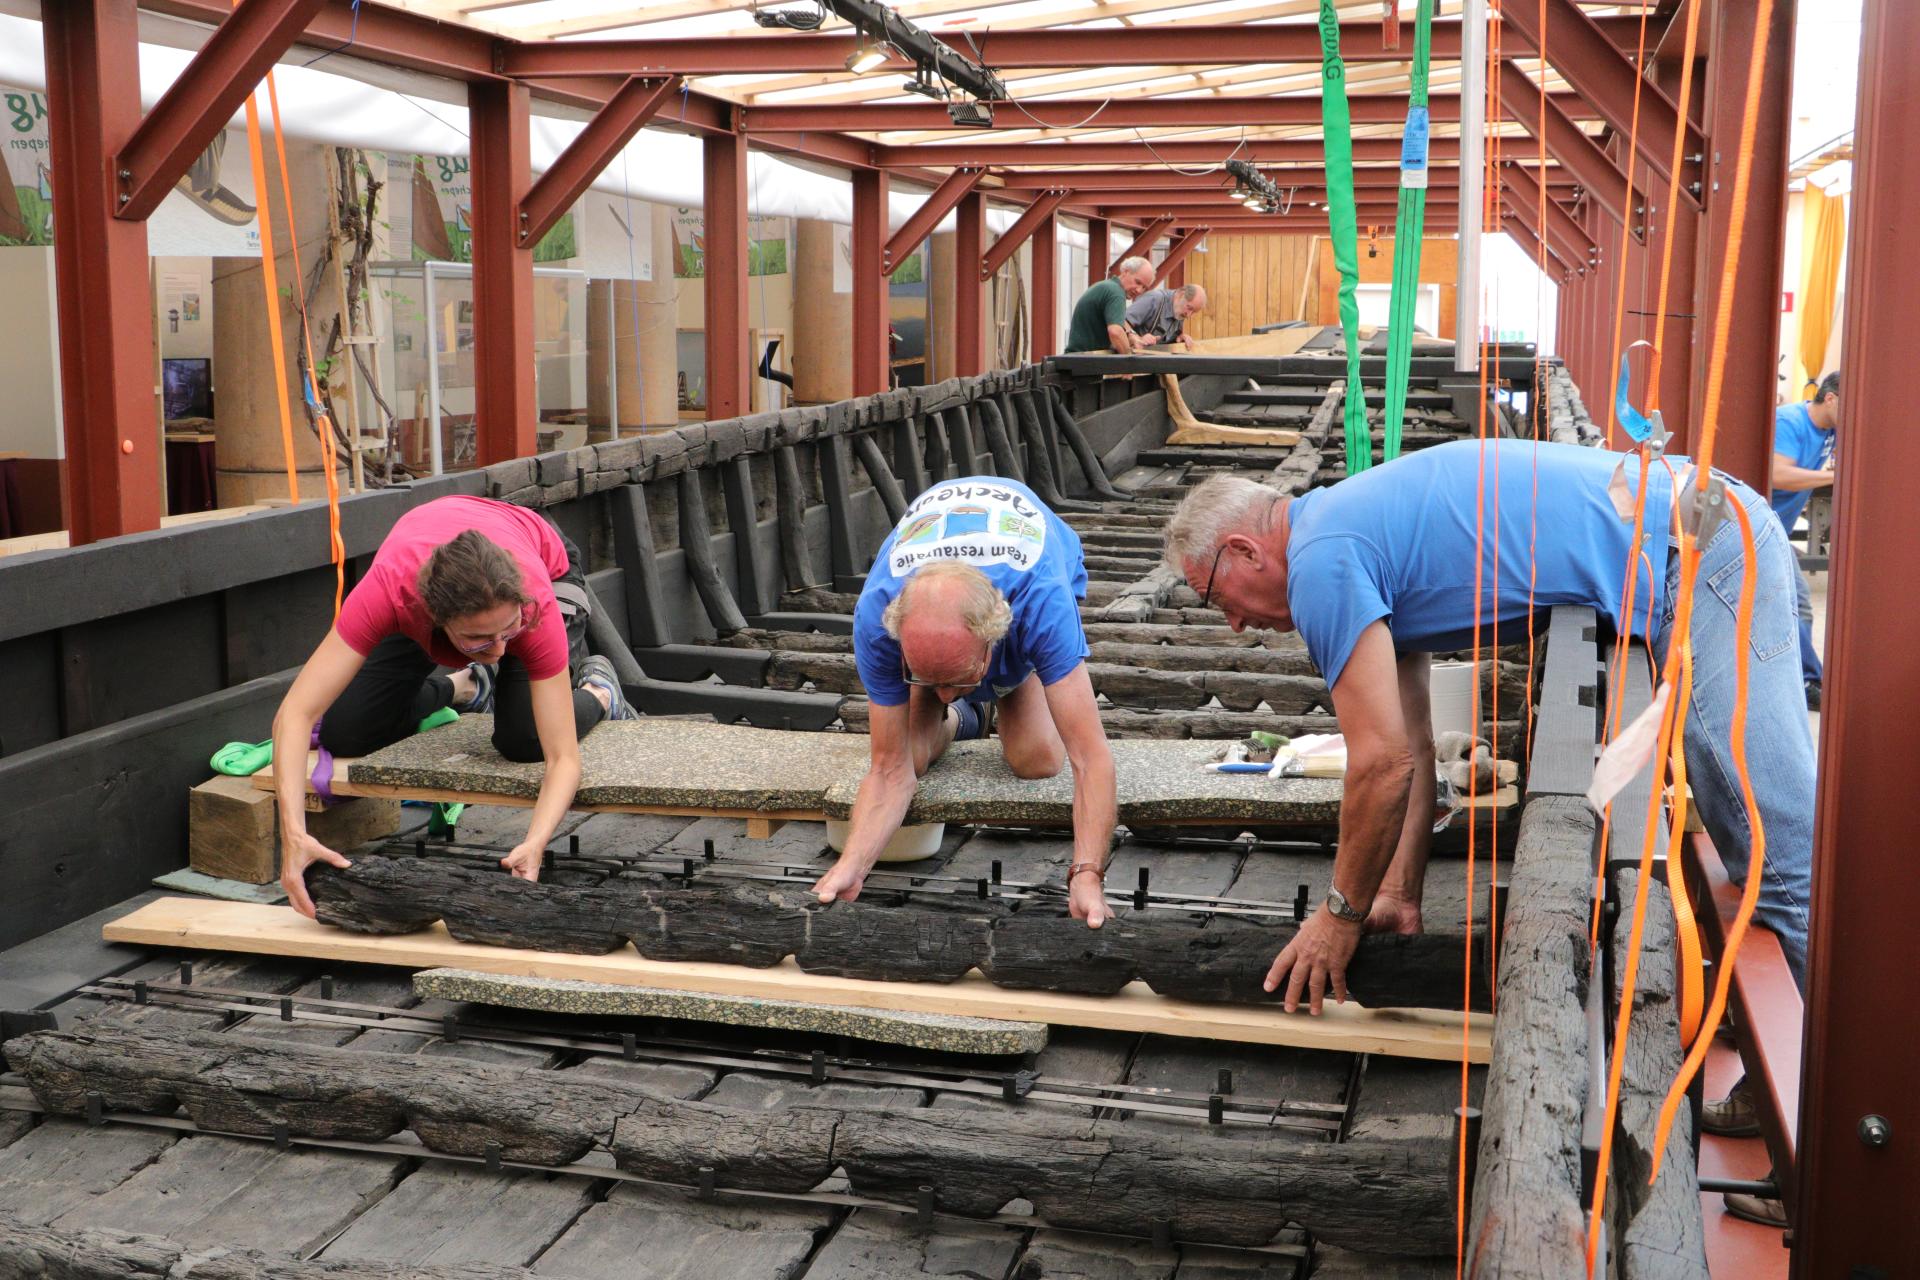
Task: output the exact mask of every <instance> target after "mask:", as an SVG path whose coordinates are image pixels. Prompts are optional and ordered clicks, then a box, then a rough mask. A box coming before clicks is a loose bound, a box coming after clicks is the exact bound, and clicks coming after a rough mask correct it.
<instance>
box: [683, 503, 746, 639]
mask: <svg viewBox="0 0 1920 1280" xmlns="http://www.w3.org/2000/svg"><path fill="white" fill-rule="evenodd" d="M679 485H680V491H679V497H680V502H679V515H680V550H681V551H682V552H683V553H684V554H685V556H686V564H687V576H688V577H689V578H691V579H692V580H693V588H694V590H695V591H697V592H699V593H700V603H701V604H702V605H704V606H705V607H706V611H707V620H708V621H709V622H711V623H713V627H714V630H716V631H719V632H723V633H724V632H728V631H738V630H739V629H740V628H742V627H744V626H746V625H747V620H746V619H745V618H744V617H742V616H741V613H740V605H739V603H738V602H737V601H736V600H734V598H733V589H732V588H731V587H729V586H728V585H727V580H726V579H725V578H724V577H722V576H721V573H720V566H719V564H718V563H717V562H716V561H715V559H714V555H713V532H712V528H711V526H710V525H709V524H708V520H707V499H706V490H705V489H704V488H703V487H702V484H701V480H700V474H699V473H698V472H696V471H683V472H681V473H680V479H679ZM751 534H752V527H751V526H749V527H748V528H747V529H746V530H744V531H742V536H750V535H751Z"/></svg>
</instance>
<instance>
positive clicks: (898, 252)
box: [880, 168, 985, 274]
mask: <svg viewBox="0 0 1920 1280" xmlns="http://www.w3.org/2000/svg"><path fill="white" fill-rule="evenodd" d="M984 172H985V171H984V170H981V169H971V168H969V169H955V170H954V171H953V172H952V173H950V174H948V175H947V176H946V177H945V178H944V179H942V180H941V182H940V185H939V186H937V187H935V188H934V189H933V190H932V191H931V192H930V193H928V195H927V198H926V199H925V200H924V201H922V202H921V204H920V207H919V208H918V209H915V210H914V211H913V212H912V213H911V214H910V215H908V217H907V220H906V221H905V222H904V223H902V224H901V225H900V229H899V230H898V231H896V232H894V233H893V238H892V239H890V240H888V241H887V243H886V247H885V248H884V250H883V251H882V252H881V254H880V269H881V270H882V271H884V272H887V273H889V274H891V273H892V272H893V270H894V269H895V268H897V267H898V266H899V265H900V264H901V263H903V262H905V261H906V260H907V259H908V258H910V257H912V256H913V251H914V250H915V249H918V248H919V247H920V242H921V241H922V240H925V239H926V238H927V237H928V236H930V235H932V234H933V229H934V228H935V227H937V226H939V225H940V220H941V219H942V218H944V217H946V216H947V215H948V214H949V213H951V212H952V211H953V207H954V206H955V205H957V204H959V203H960V201H961V198H962V197H964V196H965V195H966V194H967V193H968V192H969V191H972V190H973V189H974V187H976V186H978V185H979V183H980V179H981V177H982V176H984Z"/></svg>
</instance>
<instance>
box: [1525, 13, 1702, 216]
mask: <svg viewBox="0 0 1920 1280" xmlns="http://www.w3.org/2000/svg"><path fill="white" fill-rule="evenodd" d="M1544 3H1545V5H1546V12H1547V28H1546V55H1547V62H1548V64H1549V65H1550V66H1552V67H1553V69H1554V70H1555V71H1558V72H1559V73H1560V74H1561V75H1563V76H1565V77H1566V79H1567V82H1568V83H1569V84H1571V85H1572V86H1573V87H1574V88H1575V89H1577V90H1579V91H1580V94H1581V96H1582V97H1584V98H1586V99H1587V100H1588V101H1590V102H1592V103H1593V105H1594V106H1595V107H1597V108H1599V110H1600V114H1601V118H1602V119H1604V120H1605V121H1606V122H1607V123H1608V124H1609V125H1610V126H1612V128H1613V130H1614V132H1615V133H1618V134H1620V135H1621V136H1622V137H1625V136H1627V135H1628V134H1629V133H1630V132H1631V131H1632V129H1633V125H1634V105H1633V104H1634V84H1635V82H1636V81H1640V80H1641V79H1642V77H1641V74H1640V71H1639V69H1638V68H1637V67H1635V66H1634V64H1633V60H1632V59H1631V58H1630V57H1628V56H1627V55H1626V54H1623V53H1622V52H1621V51H1620V48H1619V47H1618V45H1617V44H1616V43H1615V41H1614V40H1611V39H1609V38H1608V36H1607V33H1606V31H1605V30H1604V29H1603V28H1602V27H1601V26H1600V24H1599V23H1597V22H1595V21H1594V20H1593V19H1592V18H1590V17H1588V16H1587V14H1586V13H1585V12H1584V11H1583V10H1582V9H1581V8H1580V6H1579V5H1578V4H1576V3H1574V0H1544ZM1719 7H1725V6H1719ZM1500 12H1501V15H1502V17H1503V19H1504V20H1505V22H1506V24H1507V29H1508V30H1510V31H1512V32H1513V33H1514V34H1516V35H1518V36H1519V37H1520V38H1521V39H1522V40H1525V41H1527V42H1528V43H1529V44H1530V45H1532V47H1534V48H1536V49H1537V48H1539V47H1540V39H1541V35H1540V32H1539V31H1538V30H1537V28H1538V27H1539V24H1540V13H1539V8H1538V5H1537V4H1536V3H1527V4H1518V5H1514V6H1511V11H1509V7H1508V6H1504V5H1503V6H1501V10H1500ZM1634 21H1635V22H1638V18H1635V19H1634ZM1633 38H1634V37H1629V39H1633ZM1628 47H1629V48H1631V47H1632V45H1629V46H1628ZM1508 65H1511V64H1508ZM1503 84H1504V80H1503ZM1502 92H1503V94H1504V93H1505V90H1504V89H1503V90H1502ZM1639 101H1640V115H1639V134H1638V137H1639V141H1640V146H1639V151H1640V154H1639V157H1638V158H1639V159H1640V160H1642V161H1644V162H1646V163H1647V164H1649V165H1651V166H1652V167H1653V171H1654V172H1655V173H1657V174H1659V175H1660V176H1661V177H1663V178H1667V179H1669V180H1673V179H1674V178H1675V177H1676V175H1674V174H1672V173H1669V172H1668V168H1669V166H1670V164H1671V162H1672V159H1673V132H1674V128H1675V125H1676V123H1677V122H1678V120H1679V118H1680V113H1679V110H1678V108H1676V107H1675V106H1674V105H1673V100H1672V99H1671V98H1669V97H1667V95H1666V94H1665V93H1663V92H1661V90H1660V88H1659V86H1658V85H1656V84H1654V83H1653V82H1652V81H1650V80H1648V81H1645V82H1644V83H1642V84H1641V85H1640V99H1639ZM1705 151H1706V142H1705V140H1704V139H1703V138H1702V137H1701V135H1700V131H1699V130H1698V129H1696V128H1694V127H1693V125H1692V123H1691V122H1689V123H1688V125H1687V141H1686V148H1685V153H1684V154H1685V155H1688V156H1698V155H1703V154H1704V153H1705ZM1682 164H1683V171H1684V172H1683V174H1682V175H1680V176H1679V181H1680V182H1681V184H1682V185H1683V186H1684V185H1686V184H1689V183H1691V182H1692V181H1693V177H1692V176H1691V175H1692V174H1693V173H1695V172H1697V170H1696V169H1695V167H1694V165H1692V164H1690V163H1687V162H1685V161H1683V162H1682Z"/></svg>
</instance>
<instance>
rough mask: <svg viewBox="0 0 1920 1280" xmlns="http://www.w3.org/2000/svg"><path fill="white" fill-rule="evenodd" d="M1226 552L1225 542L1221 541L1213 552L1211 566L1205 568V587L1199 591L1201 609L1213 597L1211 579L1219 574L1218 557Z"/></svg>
mask: <svg viewBox="0 0 1920 1280" xmlns="http://www.w3.org/2000/svg"><path fill="white" fill-rule="evenodd" d="M1226 552H1227V544H1226V543H1225V542H1222V543H1221V544H1220V549H1219V550H1218V551H1215V552H1214V553H1213V568H1211V569H1209V570H1207V589H1206V590H1205V591H1202V592H1201V593H1200V607H1201V608H1202V609H1204V608H1206V607H1207V602H1208V601H1210V600H1212V599H1213V580H1214V579H1215V578H1217V577H1219V576H1220V557H1221V556H1223V555H1225V554H1226Z"/></svg>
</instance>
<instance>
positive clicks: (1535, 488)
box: [1496, 0, 1548, 760]
mask: <svg viewBox="0 0 1920 1280" xmlns="http://www.w3.org/2000/svg"><path fill="white" fill-rule="evenodd" d="M1539 5H1540V8H1539V12H1538V14H1537V15H1536V16H1535V19H1534V20H1535V22H1536V24H1537V26H1536V27H1535V29H1536V30H1537V31H1539V32H1540V44H1541V46H1542V47H1545V46H1546V43H1547V0H1539ZM1533 137H1534V142H1535V143H1536V144H1537V148H1538V155H1537V156H1536V157H1535V159H1534V170H1533V175H1534V179H1535V182H1536V184H1537V185H1536V188H1535V194H1534V199H1535V200H1536V202H1537V203H1536V205H1535V207H1536V208H1537V209H1539V211H1540V228H1539V234H1538V235H1537V236H1535V237H1534V241H1533V245H1534V252H1535V254H1536V255H1537V256H1536V259H1535V263H1534V265H1535V267H1536V268H1537V269H1538V270H1539V272H1540V278H1541V281H1542V282H1543V283H1544V281H1545V280H1546V275H1547V227H1546V215H1547V79H1546V77H1545V76H1544V75H1543V76H1541V77H1540V125H1539V128H1537V129H1535V130H1534V134H1533ZM1534 296H1535V302H1534V307H1533V311H1534V320H1535V322H1536V323H1540V322H1543V321H1544V320H1545V316H1546V307H1545V305H1544V304H1545V302H1546V290H1545V289H1544V288H1538V287H1536V291H1535V295H1534ZM1535 340H1536V341H1538V335H1536V336H1535ZM1546 375H1547V361H1546V357H1545V355H1544V354H1541V353H1539V352H1537V351H1536V353H1535V359H1534V363H1533V401H1534V403H1533V406H1532V408H1533V413H1532V414H1531V415H1530V416H1531V417H1532V418H1533V484H1532V496H1531V498H1530V500H1529V505H1528V509H1529V511H1530V512H1531V514H1532V520H1533V523H1532V525H1531V526H1530V527H1529V529H1528V531H1527V694H1526V697H1525V698H1523V699H1522V701H1523V702H1524V703H1525V704H1526V711H1527V736H1526V741H1525V742H1524V743H1523V744H1522V747H1521V751H1520V754H1521V756H1522V757H1523V758H1526V759H1529V760H1531V759H1532V758H1533V674H1534V666H1535V663H1536V662H1537V661H1538V651H1537V643H1538V642H1537V637H1536V636H1535V635H1534V625H1533V610H1534V595H1535V592H1536V590H1537V589H1538V587H1539V585H1540V555H1539V552H1540V426H1541V423H1542V422H1544V421H1545V420H1546V416H1547V408H1548V404H1547V401H1548V397H1547V395H1546V394H1545V390H1546V384H1547V376H1546ZM1496 758H1497V757H1496Z"/></svg>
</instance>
